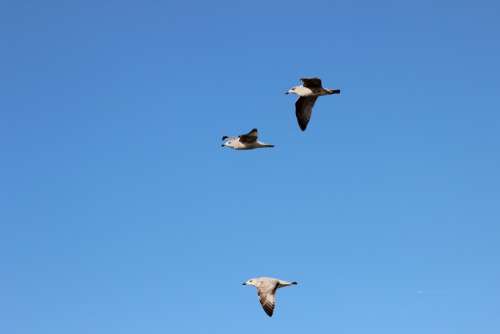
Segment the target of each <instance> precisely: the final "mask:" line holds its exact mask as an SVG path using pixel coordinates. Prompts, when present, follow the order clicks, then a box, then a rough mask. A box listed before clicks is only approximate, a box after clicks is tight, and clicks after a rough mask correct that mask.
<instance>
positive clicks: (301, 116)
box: [295, 96, 318, 131]
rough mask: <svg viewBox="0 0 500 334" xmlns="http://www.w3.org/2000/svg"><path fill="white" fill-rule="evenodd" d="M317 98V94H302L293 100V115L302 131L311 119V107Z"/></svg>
mask: <svg viewBox="0 0 500 334" xmlns="http://www.w3.org/2000/svg"><path fill="white" fill-rule="evenodd" d="M317 98H318V97H317V96H302V97H299V98H298V99H297V102H295V115H296V116H297V122H298V123H299V127H300V129H301V130H302V131H304V130H305V129H306V128H307V123H309V120H310V119H311V113H312V108H313V106H314V103H315V102H316V99H317Z"/></svg>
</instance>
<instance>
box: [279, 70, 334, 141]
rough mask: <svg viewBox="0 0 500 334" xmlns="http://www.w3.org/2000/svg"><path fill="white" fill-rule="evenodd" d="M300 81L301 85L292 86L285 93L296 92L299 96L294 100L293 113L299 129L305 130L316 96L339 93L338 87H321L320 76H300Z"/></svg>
mask: <svg viewBox="0 0 500 334" xmlns="http://www.w3.org/2000/svg"><path fill="white" fill-rule="evenodd" d="M300 81H302V86H294V87H292V88H290V89H289V90H288V91H287V92H286V93H285V94H296V95H298V96H299V98H298V99H297V101H296V102H295V115H296V116H297V122H298V123H299V127H300V129H301V130H302V131H305V130H306V128H307V123H309V120H310V119H311V113H312V108H313V106H314V103H315V102H316V100H317V98H318V96H322V95H332V94H340V89H327V88H323V86H322V84H321V79H320V78H302V79H300Z"/></svg>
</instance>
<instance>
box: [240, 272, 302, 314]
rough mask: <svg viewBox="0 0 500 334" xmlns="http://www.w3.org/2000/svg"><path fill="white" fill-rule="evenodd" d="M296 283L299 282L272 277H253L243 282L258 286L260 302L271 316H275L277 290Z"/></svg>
mask: <svg viewBox="0 0 500 334" xmlns="http://www.w3.org/2000/svg"><path fill="white" fill-rule="evenodd" d="M296 284H297V282H287V281H282V280H280V279H277V278H272V277H258V278H252V279H249V280H248V281H246V282H245V283H243V285H253V286H254V287H256V288H257V294H258V295H259V300H260V304H261V305H262V308H263V309H264V311H265V312H266V314H267V315H268V316H270V317H272V316H273V312H274V306H275V305H276V290H278V289H279V288H283V287H286V286H290V285H296Z"/></svg>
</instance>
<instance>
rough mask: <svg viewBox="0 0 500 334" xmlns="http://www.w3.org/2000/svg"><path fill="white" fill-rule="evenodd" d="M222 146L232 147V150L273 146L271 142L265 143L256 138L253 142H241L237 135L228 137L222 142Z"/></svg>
mask: <svg viewBox="0 0 500 334" xmlns="http://www.w3.org/2000/svg"><path fill="white" fill-rule="evenodd" d="M224 146H225V147H229V148H232V149H234V150H252V149H254V148H263V147H273V145H271V144H266V143H263V142H260V141H258V140H257V141H255V142H253V143H242V142H241V141H239V140H238V137H234V138H229V139H228V140H227V141H226V142H225V143H224Z"/></svg>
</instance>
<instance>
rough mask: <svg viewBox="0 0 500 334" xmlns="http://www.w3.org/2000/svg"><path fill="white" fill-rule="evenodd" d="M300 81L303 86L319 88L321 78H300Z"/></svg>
mask: <svg viewBox="0 0 500 334" xmlns="http://www.w3.org/2000/svg"><path fill="white" fill-rule="evenodd" d="M300 81H302V83H303V84H304V87H307V88H321V87H322V86H321V79H320V78H301V79H300Z"/></svg>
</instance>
